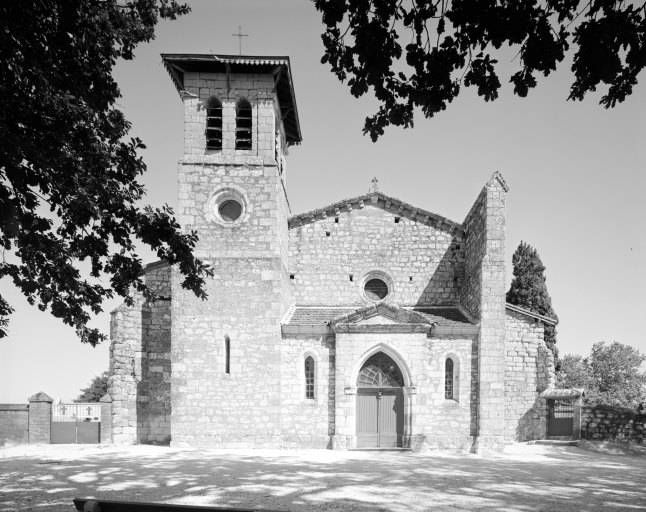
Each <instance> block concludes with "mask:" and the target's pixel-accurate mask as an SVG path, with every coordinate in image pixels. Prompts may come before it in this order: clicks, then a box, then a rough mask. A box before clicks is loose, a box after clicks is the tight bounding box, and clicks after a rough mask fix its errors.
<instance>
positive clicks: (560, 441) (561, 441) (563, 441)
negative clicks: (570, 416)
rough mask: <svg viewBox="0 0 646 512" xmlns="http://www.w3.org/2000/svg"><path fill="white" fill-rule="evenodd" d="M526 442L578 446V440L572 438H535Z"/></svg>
mask: <svg viewBox="0 0 646 512" xmlns="http://www.w3.org/2000/svg"><path fill="white" fill-rule="evenodd" d="M527 444H546V445H552V446H579V441H577V440H573V439H537V440H535V441H528V442H527Z"/></svg>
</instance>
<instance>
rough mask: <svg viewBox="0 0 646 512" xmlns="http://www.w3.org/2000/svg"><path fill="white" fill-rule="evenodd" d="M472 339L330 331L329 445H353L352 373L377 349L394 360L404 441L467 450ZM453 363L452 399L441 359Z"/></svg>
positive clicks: (415, 445) (419, 447)
mask: <svg viewBox="0 0 646 512" xmlns="http://www.w3.org/2000/svg"><path fill="white" fill-rule="evenodd" d="M474 344H475V340H469V339H448V338H447V339H437V338H428V337H427V335H426V334H425V333H396V332H390V333H388V332H383V333H338V334H337V337H336V357H335V360H336V375H335V381H336V384H335V386H336V413H335V414H336V428H335V435H334V447H335V448H337V449H344V448H354V447H355V446H356V399H357V396H356V393H357V380H356V379H357V376H358V373H359V371H360V369H361V367H362V366H363V363H364V362H365V361H366V360H367V359H368V358H369V357H370V356H371V355H373V354H374V353H376V352H378V351H383V352H384V353H386V354H387V355H389V356H390V357H391V358H393V359H394V360H395V362H397V364H398V365H399V366H400V369H401V371H402V373H403V374H404V375H405V377H404V380H405V381H406V382H407V386H406V388H405V389H404V400H405V402H404V403H405V407H404V411H405V412H404V414H405V417H404V424H405V425H406V427H405V435H406V436H407V439H405V440H404V443H405V446H409V447H412V448H413V449H415V450H423V449H425V448H443V449H459V450H463V451H469V450H470V448H471V444H472V442H473V437H472V436H473V433H474V432H473V425H472V421H471V420H472V417H473V416H472V410H471V403H472V400H473V396H474V389H473V386H472V366H473V364H476V363H475V361H474V360H473V359H472V355H473V351H474ZM447 356H451V357H452V358H453V359H454V362H455V363H456V366H457V367H456V368H455V370H454V371H455V373H456V375H457V379H456V399H455V400H446V399H445V398H444V364H445V360H446V357H447Z"/></svg>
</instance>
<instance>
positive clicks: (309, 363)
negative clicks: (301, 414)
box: [305, 356, 314, 399]
mask: <svg viewBox="0 0 646 512" xmlns="http://www.w3.org/2000/svg"><path fill="white" fill-rule="evenodd" d="M305 398H309V399H313V398H314V358H313V357H312V356H307V357H306V358H305Z"/></svg>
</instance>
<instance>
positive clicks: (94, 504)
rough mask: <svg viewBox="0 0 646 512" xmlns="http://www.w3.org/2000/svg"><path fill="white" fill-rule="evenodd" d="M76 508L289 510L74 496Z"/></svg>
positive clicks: (96, 511) (109, 511)
mask: <svg viewBox="0 0 646 512" xmlns="http://www.w3.org/2000/svg"><path fill="white" fill-rule="evenodd" d="M74 506H75V507H76V510H80V511H81V512H158V511H159V512H287V511H285V510H268V509H264V508H233V507H211V506H202V505H169V504H167V503H144V502H141V501H116V500H97V499H94V498H74Z"/></svg>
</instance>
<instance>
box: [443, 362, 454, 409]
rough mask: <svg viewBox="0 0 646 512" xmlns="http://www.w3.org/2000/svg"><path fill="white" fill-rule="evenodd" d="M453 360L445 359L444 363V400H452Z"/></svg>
mask: <svg viewBox="0 0 646 512" xmlns="http://www.w3.org/2000/svg"><path fill="white" fill-rule="evenodd" d="M453 391H454V390H453V359H451V358H450V357H447V358H446V362H445V363H444V398H446V399H447V400H453V396H454V394H453Z"/></svg>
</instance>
